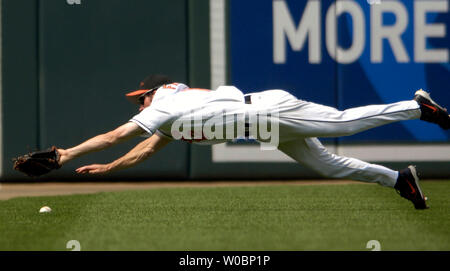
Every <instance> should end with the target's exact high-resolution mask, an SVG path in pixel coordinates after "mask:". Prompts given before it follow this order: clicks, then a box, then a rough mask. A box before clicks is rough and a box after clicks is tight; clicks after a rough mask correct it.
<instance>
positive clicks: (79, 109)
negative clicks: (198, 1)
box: [3, 0, 189, 181]
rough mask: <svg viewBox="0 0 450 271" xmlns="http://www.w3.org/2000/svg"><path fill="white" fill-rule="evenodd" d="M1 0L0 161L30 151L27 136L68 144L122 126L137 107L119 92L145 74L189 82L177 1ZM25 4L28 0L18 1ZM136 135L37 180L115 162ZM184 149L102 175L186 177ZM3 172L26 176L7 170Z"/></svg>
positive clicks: (35, 142)
mask: <svg viewBox="0 0 450 271" xmlns="http://www.w3.org/2000/svg"><path fill="white" fill-rule="evenodd" d="M4 2H6V3H7V5H8V9H7V11H5V5H6V4H5V3H4V4H3V15H4V16H3V22H5V21H6V22H7V23H6V24H5V25H4V30H6V32H5V33H4V35H3V37H5V36H7V37H10V39H9V40H8V39H3V41H4V44H5V41H8V42H9V43H8V42H7V43H6V46H5V47H4V48H3V56H4V57H5V56H8V58H7V59H5V60H6V61H4V66H3V68H4V72H3V77H4V78H5V76H6V77H8V78H9V79H8V80H6V81H4V84H3V94H4V104H3V106H4V108H3V109H4V111H3V113H4V117H5V118H7V119H8V121H7V123H5V127H6V128H5V129H4V130H3V133H4V134H3V136H4V139H5V142H4V143H5V146H7V148H5V150H4V157H5V161H6V162H9V161H8V158H9V157H14V156H16V155H17V154H20V153H24V152H26V151H28V150H27V149H26V145H27V143H29V145H30V149H35V148H40V149H44V148H47V147H50V146H52V145H56V146H58V147H62V148H69V147H72V146H74V145H77V144H79V143H81V142H82V141H84V140H86V139H88V138H91V137H93V136H95V135H97V134H100V133H104V132H107V131H110V130H112V129H114V128H116V127H117V126H119V125H122V124H124V123H125V122H127V121H128V120H129V119H130V118H131V117H133V116H134V115H135V114H137V113H138V111H137V106H135V105H132V104H130V103H129V102H128V101H127V100H126V99H125V96H124V95H125V93H126V92H129V91H131V90H134V89H136V88H137V87H138V84H139V82H140V80H142V79H143V78H144V77H145V76H147V75H148V74H150V73H165V74H167V75H169V76H170V77H172V78H173V79H174V80H175V81H181V82H186V81H187V80H188V74H187V26H186V21H187V3H186V1H185V0H170V1H146V0H133V1H123V0H96V1H81V4H73V5H69V4H67V2H66V1H59V0H46V1H39V2H37V1H16V0H14V1H12V0H10V1H8V0H6V1H4ZM25 3H26V4H27V5H28V4H31V3H33V4H34V6H30V7H32V8H30V9H26V8H25V9H24V8H23V7H24V6H26V5H25ZM36 5H37V6H36ZM11 7H13V8H11ZM19 7H20V12H21V13H20V15H19ZM12 11H14V12H15V13H13V12H12ZM16 11H17V12H16ZM5 13H6V14H5ZM24 13H25V14H24ZM28 13H29V14H28ZM36 22H37V23H36ZM37 29H38V30H39V31H38V32H36V31H37ZM8 31H10V32H8ZM19 31H20V32H19ZM33 31H34V32H33ZM17 33H22V35H17V36H14V35H13V34H17ZM11 37H13V38H14V39H11ZM155 41H156V42H155ZM16 55H17V56H20V58H18V59H16V58H15V56H16ZM5 66H6V67H5ZM33 75H34V76H33ZM37 78H39V80H38V79H37ZM5 94H6V95H5ZM5 105H6V107H5ZM143 139H144V138H138V139H135V140H132V141H131V142H127V143H125V144H121V145H120V146H115V147H113V148H111V149H109V150H105V151H102V152H99V153H94V154H90V155H87V156H86V157H81V158H80V159H78V160H76V161H73V162H71V163H69V164H67V165H65V166H64V167H63V168H61V169H59V170H57V171H55V172H52V173H50V174H49V175H48V176H45V177H44V178H42V179H49V180H55V179H56V180H66V179H67V180H68V179H83V178H91V177H90V176H77V175H76V174H74V170H75V169H76V168H77V167H78V166H81V165H85V164H90V163H106V162H110V161H113V160H114V159H116V158H117V157H119V156H121V155H123V154H125V153H126V152H128V151H129V150H130V149H131V148H132V147H133V146H135V145H136V144H137V143H138V142H139V141H141V140H143ZM188 154H189V145H188V144H186V143H184V142H174V143H171V144H170V145H169V146H167V148H165V149H164V150H162V151H161V152H160V153H157V154H156V155H155V156H154V157H152V158H150V159H149V160H147V161H145V162H143V163H142V164H140V165H138V166H137V167H135V168H133V169H129V170H124V171H122V172H118V173H113V174H111V175H109V176H108V177H107V178H108V179H111V178H120V179H121V180H125V181H126V180H132V179H138V178H139V179H154V178H170V179H184V178H187V176H188V164H189V163H188ZM173 157H176V159H174V158H173ZM6 162H5V164H6V165H5V167H11V164H10V163H6ZM4 179H6V180H8V179H23V180H28V179H27V178H24V177H23V176H22V175H21V174H19V173H17V172H13V171H12V170H10V171H9V172H8V174H7V175H6V178H4Z"/></svg>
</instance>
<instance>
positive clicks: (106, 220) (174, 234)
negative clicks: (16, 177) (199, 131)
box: [0, 181, 450, 251]
mask: <svg viewBox="0 0 450 271" xmlns="http://www.w3.org/2000/svg"><path fill="white" fill-rule="evenodd" d="M422 188H423V190H424V191H425V192H426V195H427V196H428V197H429V199H430V200H429V205H430V206H431V208H430V209H428V210H415V209H414V207H413V205H412V204H411V203H410V202H409V201H407V200H405V199H403V198H401V197H400V196H398V195H397V194H396V192H395V191H394V190H393V189H388V188H383V187H381V186H378V185H371V184H344V185H275V186H254V187H203V188H199V187H196V188H194V187H193V188H159V189H149V190H142V191H124V192H107V193H106V192H105V193H97V194H90V195H71V196H53V197H28V198H15V199H10V200H6V201H0V250H62V251H65V250H68V249H67V248H66V243H67V242H68V241H69V240H78V241H79V242H80V244H81V250H182V251H186V250H201V251H209V250H232V251H242V250H252V251H253V250H256V251H259V250H346V251H347V250H352V251H354V250H356V251H359V250H361V251H366V250H369V249H367V248H366V244H367V242H368V241H369V240H378V241H379V242H380V244H381V250H402V251H403V250H450V215H449V214H450V197H449V191H450V181H425V182H422ZM44 205H48V206H50V207H52V209H53V212H51V213H47V214H39V213H38V210H39V208H40V207H41V206H44Z"/></svg>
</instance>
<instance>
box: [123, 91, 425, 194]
mask: <svg viewBox="0 0 450 271" xmlns="http://www.w3.org/2000/svg"><path fill="white" fill-rule="evenodd" d="M248 95H249V96H250V98H249V99H247V100H250V101H251V103H246V102H245V100H246V99H245V98H244V94H243V93H242V92H241V91H240V90H239V89H237V88H236V87H233V86H222V87H219V88H218V89H216V90H213V91H212V90H205V89H192V88H189V87H188V86H186V85H184V84H179V83H174V84H170V85H165V86H163V87H161V88H159V89H158V91H157V92H156V94H155V96H154V98H153V101H152V103H151V105H150V106H149V107H147V108H145V109H144V110H143V111H142V112H140V113H139V114H137V115H136V116H134V117H133V118H132V119H131V120H130V121H131V122H134V123H136V124H137V125H139V126H140V127H141V128H142V129H144V130H145V131H146V132H147V133H149V134H150V135H151V134H153V133H158V134H160V135H163V136H166V137H170V138H176V139H179V138H180V134H175V133H176V132H179V128H180V127H183V128H185V131H186V130H188V131H190V132H191V134H192V135H194V131H195V132H198V131H200V133H201V136H200V137H198V134H197V133H195V135H197V136H196V137H194V139H193V138H187V137H186V133H185V134H184V139H185V140H189V141H191V142H194V143H200V144H216V143H221V142H225V141H228V140H232V139H233V138H236V137H238V136H239V135H241V134H240V133H239V132H238V133H236V127H240V125H241V126H242V125H243V124H244V122H249V125H253V123H252V122H255V121H257V120H255V119H254V118H248V115H255V112H256V113H257V114H256V116H258V117H257V118H259V117H260V116H262V115H264V114H266V115H267V114H270V115H272V117H273V116H276V119H277V121H278V123H277V124H278V132H279V135H278V136H279V139H278V142H277V143H278V149H279V150H281V151H282V152H284V153H285V154H287V155H288V156H290V157H291V158H293V159H294V160H296V161H297V162H299V163H300V164H303V165H305V166H308V167H310V168H311V169H313V170H315V171H317V172H318V173H320V174H322V175H324V176H327V177H332V178H348V179H352V180H358V181H364V182H375V183H379V184H381V185H383V186H389V187H394V185H395V183H396V181H397V177H398V172H397V171H394V170H391V169H389V168H386V167H384V166H380V165H375V164H370V163H367V162H364V161H361V160H358V159H355V158H348V157H343V156H338V155H335V154H332V153H330V152H328V150H327V149H326V148H325V147H324V146H323V145H322V144H321V143H320V141H319V140H318V139H317V137H338V136H347V135H352V134H355V133H358V132H362V131H365V130H367V129H371V128H374V127H378V126H381V125H384V124H388V123H392V122H395V121H402V120H411V119H417V118H419V117H420V114H421V112H420V107H419V104H418V103H417V102H416V101H414V100H410V101H402V102H397V103H392V104H385V105H369V106H362V107H357V108H351V109H347V110H343V111H340V110H337V109H335V108H332V107H329V106H324V105H320V104H316V103H312V102H307V101H303V100H299V99H297V98H296V97H295V96H293V95H291V94H289V93H288V92H286V91H284V90H267V91H262V92H256V93H251V94H248ZM261 112H263V113H264V114H260V113H261ZM246 116H247V117H246ZM180 124H183V125H184V126H180ZM230 124H234V125H235V126H233V127H234V129H235V131H234V133H233V132H231V133H229V131H228V130H227V127H228V126H227V125H230ZM189 126H190V127H189ZM174 127H176V129H174ZM188 127H189V129H188ZM212 127H214V128H215V129H213V128H212ZM217 129H219V130H220V131H221V132H223V134H224V136H223V137H220V136H216V137H215V138H211V136H205V132H204V131H205V130H207V131H212V130H216V131H217ZM237 129H238V130H239V128H237ZM182 130H183V129H182ZM225 134H226V135H225ZM213 135H218V133H213ZM230 136H231V138H230ZM255 137H256V139H258V140H261V141H263V139H262V138H259V134H258V135H256V136H255ZM181 139H183V138H181Z"/></svg>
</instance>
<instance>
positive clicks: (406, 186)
mask: <svg viewBox="0 0 450 271" xmlns="http://www.w3.org/2000/svg"><path fill="white" fill-rule="evenodd" d="M394 188H395V190H397V192H398V193H399V194H400V196H402V197H404V198H405V199H407V200H410V201H411V202H412V203H413V204H414V207H415V208H416V209H428V208H429V207H428V206H427V203H426V201H427V198H426V197H425V196H424V195H423V193H422V190H421V189H420V186H419V177H418V176H417V171H416V168H415V167H414V166H409V167H407V168H405V169H402V170H400V171H399V174H398V179H397V183H396V184H395V186H394Z"/></svg>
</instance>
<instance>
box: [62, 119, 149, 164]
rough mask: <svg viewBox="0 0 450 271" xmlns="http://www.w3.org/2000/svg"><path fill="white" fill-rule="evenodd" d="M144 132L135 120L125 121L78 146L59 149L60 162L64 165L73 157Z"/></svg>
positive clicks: (98, 149) (104, 147)
mask: <svg viewBox="0 0 450 271" xmlns="http://www.w3.org/2000/svg"><path fill="white" fill-rule="evenodd" d="M143 132H144V130H142V128H140V127H139V126H138V125H137V124H135V123H133V122H128V123H125V124H124V125H121V126H119V127H118V128H116V129H115V130H113V131H110V132H108V133H105V134H101V135H98V136H95V137H93V138H91V139H88V140H86V141H85V142H83V143H81V144H80V145H78V146H75V147H72V148H69V149H58V152H59V154H60V155H61V158H60V160H59V163H60V164H61V165H64V164H65V163H67V162H69V161H70V160H72V159H75V158H77V157H80V156H82V155H85V154H88V153H91V152H96V151H101V150H103V149H106V148H108V147H111V146H113V145H116V144H118V143H120V142H124V141H126V140H128V139H131V138H133V137H136V136H138V135H140V134H142V133H143Z"/></svg>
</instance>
